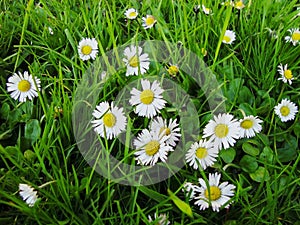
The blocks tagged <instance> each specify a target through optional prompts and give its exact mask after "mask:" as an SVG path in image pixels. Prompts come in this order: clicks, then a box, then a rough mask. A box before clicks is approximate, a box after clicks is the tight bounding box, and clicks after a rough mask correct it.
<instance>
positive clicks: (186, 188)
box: [182, 182, 200, 200]
mask: <svg viewBox="0 0 300 225" xmlns="http://www.w3.org/2000/svg"><path fill="white" fill-rule="evenodd" d="M182 191H183V192H185V193H186V197H189V198H190V200H192V199H193V198H194V197H195V195H196V192H200V187H198V186H197V185H195V184H193V183H191V182H185V183H184V184H183V188H182Z"/></svg>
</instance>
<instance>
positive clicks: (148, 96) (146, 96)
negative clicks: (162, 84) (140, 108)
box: [140, 89, 154, 105]
mask: <svg viewBox="0 0 300 225" xmlns="http://www.w3.org/2000/svg"><path fill="white" fill-rule="evenodd" d="M140 100H141V102H142V103H144V104H146V105H149V104H151V103H152V102H153V100H154V93H153V91H151V90H150V89H147V90H144V91H143V92H142V93H141V95H140Z"/></svg>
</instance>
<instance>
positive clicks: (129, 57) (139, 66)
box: [123, 45, 150, 76]
mask: <svg viewBox="0 0 300 225" xmlns="http://www.w3.org/2000/svg"><path fill="white" fill-rule="evenodd" d="M142 51H143V49H142V48H141V47H139V46H138V47H136V46H134V45H131V46H130V47H127V48H125V50H124V55H125V57H126V58H123V62H124V63H125V64H126V66H127V70H126V76H129V75H138V74H139V70H140V73H141V74H144V73H146V72H147V70H148V69H149V65H150V61H149V57H148V54H147V53H144V54H142Z"/></svg>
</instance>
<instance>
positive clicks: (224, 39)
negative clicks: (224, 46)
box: [223, 35, 231, 43]
mask: <svg viewBox="0 0 300 225" xmlns="http://www.w3.org/2000/svg"><path fill="white" fill-rule="evenodd" d="M223 41H225V42H227V43H228V42H230V41H231V38H230V37H229V36H226V35H225V36H224V37H223Z"/></svg>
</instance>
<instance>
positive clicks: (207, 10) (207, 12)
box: [202, 4, 212, 15]
mask: <svg viewBox="0 0 300 225" xmlns="http://www.w3.org/2000/svg"><path fill="white" fill-rule="evenodd" d="M202 11H203V12H204V13H205V14H206V15H210V14H212V11H211V9H210V8H207V7H206V6H205V5H203V4H202Z"/></svg>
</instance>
